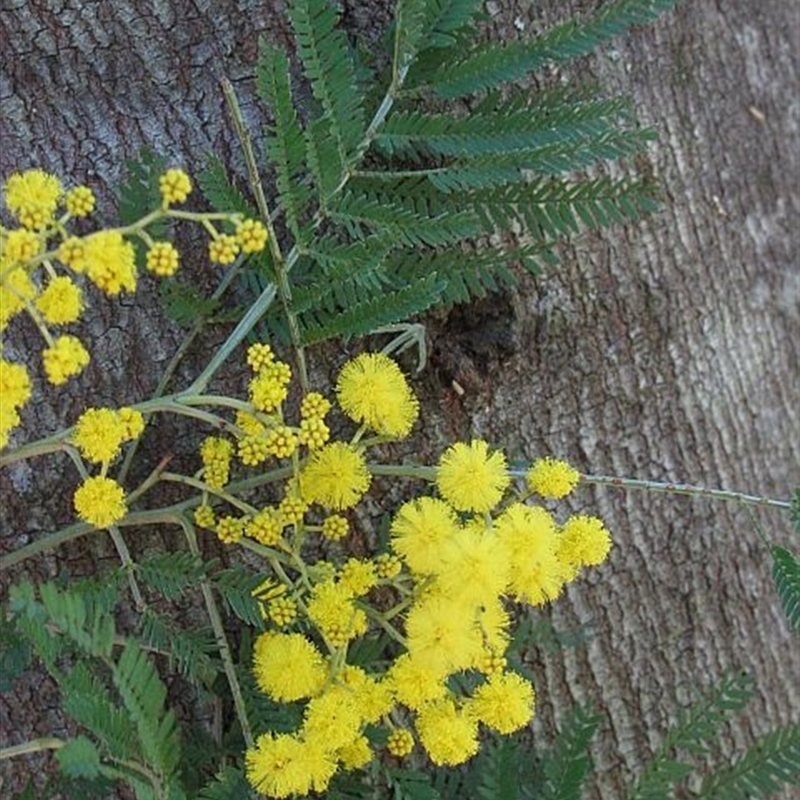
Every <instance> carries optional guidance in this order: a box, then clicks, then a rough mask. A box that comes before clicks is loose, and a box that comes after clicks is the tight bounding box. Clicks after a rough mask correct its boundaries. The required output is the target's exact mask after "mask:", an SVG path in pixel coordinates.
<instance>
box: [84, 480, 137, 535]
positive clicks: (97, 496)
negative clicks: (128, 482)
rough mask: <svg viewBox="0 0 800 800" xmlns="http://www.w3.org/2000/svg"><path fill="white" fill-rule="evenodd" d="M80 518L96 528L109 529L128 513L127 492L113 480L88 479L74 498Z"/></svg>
mask: <svg viewBox="0 0 800 800" xmlns="http://www.w3.org/2000/svg"><path fill="white" fill-rule="evenodd" d="M73 503H74V504H75V511H77V512H78V516H79V517H80V518H81V519H82V520H83V521H84V522H88V523H89V524H90V525H94V526H95V528H107V527H108V526H109V525H113V524H114V523H115V522H119V521H120V520H121V519H122V518H123V517H124V516H125V514H127V513H128V507H127V506H126V504H125V492H124V491H123V489H122V487H121V486H120V485H119V484H118V483H117V482H116V481H112V480H111V478H104V477H102V476H99V475H98V476H96V477H94V478H87V479H86V480H85V481H84V482H83V483H82V484H81V485H80V486H79V487H78V489H77V491H76V492H75V496H74V497H73Z"/></svg>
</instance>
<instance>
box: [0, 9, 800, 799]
mask: <svg viewBox="0 0 800 800" xmlns="http://www.w3.org/2000/svg"><path fill="white" fill-rule="evenodd" d="M390 5H391V4H389V3H380V4H373V3H351V4H348V8H347V11H348V14H347V19H348V21H349V22H350V23H351V24H352V25H353V26H354V30H356V31H358V30H359V29H360V26H362V25H365V26H366V25H369V24H371V23H374V21H375V19H376V18H380V19H383V18H384V16H385V14H386V7H387V6H390ZM587 6H594V4H593V3H592V4H590V3H586V2H571V3H555V2H549V1H548V2H546V3H542V4H536V6H535V7H534V6H532V5H531V4H528V3H514V2H490V3H487V5H486V8H487V11H488V12H489V16H490V25H489V28H490V31H491V35H493V36H500V37H503V38H504V39H514V38H517V37H520V36H528V35H530V34H531V32H536V31H539V30H542V29H543V28H544V27H546V25H548V24H550V23H552V22H555V21H557V20H560V19H563V18H564V17H566V16H567V15H568V13H569V12H570V11H571V10H575V9H579V8H585V7H587ZM365 9H367V10H368V11H366V12H365ZM373 15H375V16H373ZM793 16H794V15H793V9H792V8H791V6H790V4H784V3H781V2H778V0H767V2H764V3H760V4H758V6H757V7H755V6H754V5H753V4H751V3H748V2H745V0H735V1H734V2H731V3H728V4H725V5H722V4H717V3H689V2H686V3H683V4H680V5H679V6H678V7H677V9H676V10H675V11H674V12H672V13H671V14H669V15H668V16H666V17H665V18H664V19H662V20H660V21H659V22H658V23H656V24H655V25H653V26H649V27H643V28H636V29H634V30H633V31H632V32H631V33H630V34H629V35H628V36H627V37H625V38H624V39H621V40H619V41H617V42H615V44H614V46H613V47H609V48H606V49H605V50H604V51H603V52H602V53H600V54H598V55H597V56H593V57H591V58H589V59H586V61H585V63H583V64H582V65H581V66H580V70H578V69H575V70H572V72H573V74H574V73H577V72H579V71H580V72H581V73H582V74H586V73H589V74H591V75H593V76H596V77H597V78H598V79H599V80H600V83H601V85H602V86H603V87H604V90H606V91H609V92H611V91H621V92H626V93H630V94H631V95H632V96H633V98H634V106H635V109H636V113H637V115H638V116H639V118H640V119H641V120H642V121H643V122H645V123H646V124H649V125H652V126H653V127H654V128H656V129H657V130H658V131H659V132H660V134H661V136H660V141H659V142H658V143H655V144H654V145H653V146H652V147H651V148H650V150H649V152H648V154H647V158H645V159H642V160H639V161H637V162H636V163H635V164H634V165H633V168H634V169H638V170H643V171H647V172H648V173H652V174H653V175H654V176H655V177H656V178H657V180H658V181H659V183H660V184H661V185H662V186H663V187H664V195H665V197H664V200H665V203H664V208H663V209H662V211H660V212H659V213H658V214H655V215H653V216H651V217H649V218H647V219H645V220H643V221H642V222H641V223H640V224H638V225H632V226H629V227H627V228H626V229H624V230H621V229H615V230H612V231H609V232H605V233H603V234H602V235H590V236H589V235H587V236H581V237H577V238H576V239H574V240H573V241H572V242H571V243H569V244H568V245H565V246H564V247H563V249H562V254H563V263H562V265H561V266H560V267H559V268H557V269H552V270H551V271H550V272H548V274H546V275H543V276H541V277H537V278H536V279H533V278H530V277H526V278H523V279H522V281H521V284H520V287H519V290H518V291H517V292H515V293H512V294H510V295H508V296H503V297H495V298H491V299H490V300H488V301H485V302H483V303H481V304H479V305H478V306H476V307H475V308H474V309H473V310H472V311H463V310H458V311H456V312H454V313H452V314H450V315H449V316H437V317H435V318H434V319H432V320H430V322H429V331H430V335H431V338H432V347H433V355H432V361H431V365H430V366H429V368H428V370H427V371H426V373H424V374H423V376H422V377H421V378H419V379H417V388H418V389H419V391H420V393H421V398H422V402H423V409H424V412H423V416H424V428H423V429H422V430H421V431H420V432H418V433H417V434H416V438H415V439H414V440H413V441H411V442H409V443H408V444H407V445H403V446H402V447H398V448H396V450H395V452H396V453H397V454H398V455H399V456H403V455H410V454H419V453H423V454H427V455H429V456H431V457H435V455H436V454H437V453H438V452H439V451H440V449H441V448H442V447H443V446H445V444H446V443H447V442H448V441H451V440H452V438H453V436H458V437H461V438H465V437H469V436H482V437H485V438H486V439H487V440H489V441H491V442H492V443H493V444H495V445H497V446H502V447H504V448H505V449H506V451H507V453H508V455H509V457H510V458H511V459H518V460H527V459H530V458H534V457H537V456H539V455H545V454H555V455H559V456H563V457H567V458H569V459H570V460H572V461H573V463H575V464H576V465H577V466H578V467H579V468H580V469H582V470H584V471H587V472H595V473H614V474H618V475H627V476H638V477H648V478H653V479H663V480H669V481H690V482H693V483H700V484H705V485H708V486H712V487H717V486H720V487H726V488H733V489H742V490H750V491H753V492H759V493H764V494H767V495H773V496H781V497H787V496H788V494H789V492H790V491H791V489H792V488H793V486H794V485H796V484H797V483H798V482H800V474H799V473H798V464H800V444H798V442H800V436H798V434H799V433H800V414H799V413H798V403H797V390H798V376H800V366H799V365H798V355H797V342H798V341H800V302H799V296H800V279H799V278H798V270H797V264H796V254H797V252H799V251H800V247H799V245H800V241H798V238H800V233H798V232H800V225H798V222H800V219H799V217H800V214H798V207H799V206H800V199H799V198H798V193H797V177H798V174H799V173H798V153H797V148H796V147H794V144H793V143H794V142H796V139H797V133H798V127H800V124H799V123H800V101H798V99H797V98H798V93H797V85H796V76H797V74H798V70H797V67H798V64H797V53H798V52H800V47H799V45H800V41H798V28H797V25H796V20H795V19H793ZM370 31H371V32H370V36H371V37H372V38H373V39H374V33H375V29H374V27H373V28H371V29H370ZM260 33H266V34H268V35H269V36H270V37H272V38H273V39H274V40H276V41H281V42H282V41H287V38H286V29H285V24H284V22H283V21H282V18H281V16H280V4H279V3H258V2H254V1H250V2H247V1H245V0H241V1H240V2H216V3H213V4H211V3H204V2H188V0H180V2H172V3H160V2H148V3H146V2H128V3H113V4H112V3H100V2H95V3H90V2H84V3H70V2H51V3H46V2H33V3H22V2H14V0H12V1H11V2H7V3H5V4H4V6H3V12H2V13H1V14H0V38H2V40H3V41H4V42H7V43H8V45H9V47H8V49H9V55H8V57H6V58H5V59H4V60H3V63H2V65H1V66H0V104H2V114H0V137H1V138H0V141H1V142H2V147H0V177H2V178H5V177H6V176H7V175H8V174H9V172H11V171H12V169H13V168H24V167H29V166H34V165H40V166H43V167H46V168H48V169H51V170H53V171H56V172H59V173H61V174H64V175H70V176H74V177H75V179H76V180H86V179H87V176H88V180H89V182H90V183H92V184H93V185H97V186H98V187H100V188H104V187H105V188H107V187H109V186H113V185H114V184H115V183H116V182H117V181H118V179H119V176H120V174H121V170H122V160H123V159H124V158H125V157H129V156H133V155H135V153H136V152H137V151H138V149H139V147H140V146H141V145H142V144H148V145H150V146H152V147H153V148H154V149H156V150H157V151H160V152H163V153H166V154H169V156H170V157H171V158H174V160H175V163H182V164H185V165H187V166H188V167H189V168H190V169H191V168H192V166H193V165H195V164H197V163H199V159H200V158H201V157H202V155H203V154H204V153H205V152H206V151H208V150H209V149H213V150H215V151H216V152H218V153H220V154H221V155H222V156H223V157H224V158H225V159H226V160H227V161H228V162H229V163H231V164H232V165H233V166H234V167H236V165H237V164H238V159H239V155H238V150H237V148H236V146H235V145H234V144H233V137H232V134H231V129H230V126H229V124H228V121H227V116H226V114H225V111H224V108H223V104H222V99H221V95H220V93H219V92H218V90H217V80H218V77H219V75H220V74H221V73H222V72H224V73H225V74H227V75H228V76H229V77H231V78H232V79H233V80H234V81H235V82H236V85H237V89H238V90H239V91H240V94H241V98H242V101H243V109H244V113H245V116H246V118H247V119H248V121H250V122H251V123H253V124H254V125H255V124H258V123H260V122H263V120H264V116H263V111H262V110H260V109H259V107H258V105H257V104H256V103H255V102H254V101H253V87H252V82H251V78H252V75H253V65H254V61H255V54H256V39H257V36H258V35H259V34H260ZM109 194H110V193H108V192H106V196H109ZM145 298H146V299H147V298H148V296H147V295H145ZM95 307H96V308H97V309H98V310H97V311H96V315H95V316H93V317H92V320H91V321H90V323H89V331H90V338H91V342H92V343H93V345H94V348H95V349H94V350H93V352H95V353H97V358H98V364H99V368H98V369H97V371H95V372H92V373H90V374H88V375H87V376H84V378H81V380H80V381H79V382H77V383H76V384H75V386H73V387H71V388H70V390H69V392H67V393H59V395H58V396H52V397H51V396H49V395H48V396H47V397H45V396H44V395H40V396H39V398H38V403H37V407H36V409H34V410H32V411H31V412H29V413H31V414H32V416H31V417H30V418H29V421H30V422H31V423H33V424H34V426H35V430H36V432H37V434H38V432H39V431H40V430H42V429H45V430H53V429H55V427H56V426H57V425H58V424H59V423H63V422H72V421H73V420H74V418H75V416H77V414H78V413H79V412H80V410H81V409H82V408H83V407H84V406H85V404H86V402H87V400H86V399H87V398H88V397H92V398H94V399H93V402H94V403H96V404H99V403H100V402H106V403H119V402H122V400H123V399H124V400H127V401H133V400H139V399H144V397H146V396H147V392H148V391H149V390H151V389H152V387H153V386H154V385H155V381H156V380H157V377H158V370H159V367H160V366H161V365H163V363H164V362H165V360H166V358H168V355H169V353H170V352H171V344H170V343H173V342H176V341H177V338H178V337H177V332H176V331H174V330H171V329H169V328H168V327H165V326H164V325H163V323H162V322H161V321H160V320H161V315H160V313H159V311H158V307H157V304H156V303H155V301H154V298H153V297H152V296H150V297H149V300H148V301H147V302H143V300H142V298H141V297H139V296H138V295H137V298H136V299H135V300H131V301H127V300H126V301H123V302H120V303H116V304H109V303H107V302H105V301H103V302H99V303H96V304H95ZM24 338H25V337H24V336H22V337H21V338H20V341H23V340H24ZM20 350H21V346H20ZM339 356H341V353H338V352H335V348H328V349H326V350H323V351H320V353H319V354H317V355H316V356H312V361H313V366H314V372H315V374H317V375H327V374H328V373H329V372H330V371H331V359H333V358H338V357H339ZM132 376H136V378H135V379H133V378H132ZM453 379H455V380H456V381H457V382H458V383H459V385H460V386H462V387H463V388H465V389H466V393H465V394H464V395H463V396H460V395H458V394H455V393H454V392H453V389H452V384H451V381H452V380H453ZM137 381H141V386H139V385H137V383H136V382H137ZM35 466H36V467H39V465H38V464H37V465H35ZM0 478H1V479H2V480H3V481H4V483H3V484H2V489H3V508H4V510H3V512H2V516H0V521H1V522H2V537H1V538H0V546H2V548H3V550H10V549H11V548H13V547H14V546H17V545H18V544H20V543H21V541H23V540H25V539H27V538H28V537H35V536H36V535H38V534H40V533H41V532H42V531H47V530H52V529H53V528H54V527H56V526H57V525H58V524H63V523H64V522H66V521H67V520H68V519H69V516H68V515H69V513H70V512H69V509H68V508H66V504H65V502H64V497H65V496H68V495H67V493H66V492H65V491H64V488H63V485H64V478H63V476H62V474H61V472H60V470H59V469H53V468H51V469H50V470H39V469H38V468H37V469H36V471H33V470H31V471H29V472H27V473H25V474H24V475H22V473H15V477H14V480H13V481H10V480H9V478H8V476H0ZM69 480H71V478H70V479H67V481H69ZM21 487H24V491H23V488H21ZM59 487H60V488H59ZM572 503H573V507H574V508H580V509H582V510H585V511H586V512H588V513H598V514H600V515H601V516H603V518H604V519H605V520H606V522H607V525H608V527H609V529H610V530H611V531H612V533H613V535H614V538H615V543H616V547H615V549H614V551H613V553H612V558H611V561H610V563H609V564H608V565H606V566H605V567H604V568H602V569H601V570H599V571H594V572H593V573H591V574H590V575H589V576H588V577H587V578H586V579H584V580H583V581H581V582H580V583H578V584H576V585H575V586H574V587H573V588H570V590H569V591H568V592H567V594H566V596H565V597H563V598H561V599H560V600H559V601H558V602H557V603H555V604H554V605H553V607H552V609H551V610H550V611H548V612H547V613H546V614H541V613H538V612H537V617H547V618H549V619H551V620H552V622H553V624H554V625H555V626H556V628H557V629H558V630H562V631H569V630H574V629H577V628H580V627H581V626H588V627H589V628H590V630H591V633H592V636H591V638H590V640H589V642H588V644H586V646H580V647H575V648H569V649H565V650H561V651H559V652H557V653H552V652H549V651H548V650H547V649H546V648H545V647H542V646H534V648H533V649H532V651H531V654H530V656H531V659H532V662H533V664H534V665H535V668H536V674H537V692H538V717H537V721H536V723H535V729H536V731H537V733H539V734H542V736H544V735H545V732H552V730H553V728H554V727H556V726H557V725H558V724H559V722H560V721H561V719H562V717H563V715H564V713H565V710H566V708H567V707H568V705H569V704H570V703H571V702H573V701H581V702H582V701H584V700H587V699H591V700H593V701H594V702H596V703H598V704H599V705H600V706H601V707H602V709H603V710H604V712H605V713H606V718H605V719H606V722H605V723H604V728H603V733H602V736H601V737H599V739H598V741H597V742H596V745H595V748H594V754H595V756H596V761H597V765H598V769H599V777H598V782H597V786H596V788H595V796H597V797H618V796H622V795H623V786H625V785H626V784H627V783H628V781H629V779H630V775H631V774H634V773H636V771H637V770H638V768H640V766H641V764H642V763H643V761H644V759H645V758H646V757H647V755H648V754H649V753H651V752H652V751H653V749H654V748H655V747H656V746H657V744H658V740H659V732H661V731H663V730H664V729H665V728H666V726H667V725H668V723H669V720H671V719H673V718H674V716H675V713H676V710H677V708H678V707H680V706H681V705H685V704H686V703H688V702H689V701H690V700H691V698H692V697H693V691H694V688H695V687H696V686H697V685H698V684H700V685H707V684H709V683H711V682H714V681H717V680H719V678H720V677H721V676H722V675H723V674H724V673H725V672H726V671H728V670H730V669H746V670H748V671H749V672H751V673H752V674H753V675H754V677H755V678H756V681H757V684H758V687H759V695H758V697H757V699H756V700H755V701H754V703H753V704H752V705H751V706H750V707H749V713H748V714H747V716H746V719H745V721H744V722H743V723H742V724H740V725H736V726H734V727H733V728H732V729H731V731H730V732H729V735H728V739H727V741H726V744H727V746H728V747H730V746H733V745H738V746H744V745H745V744H747V743H749V742H751V741H752V739H753V737H754V736H755V735H758V734H759V733H763V732H764V731H766V730H768V729H769V728H771V727H773V726H775V725H778V724H782V723H785V722H788V721H789V720H795V721H796V720H798V719H799V718H800V701H799V700H798V695H797V685H796V679H795V678H793V677H792V676H793V674H794V670H793V669H792V665H793V664H796V663H797V659H798V656H800V647H799V646H798V641H797V639H796V637H795V638H793V637H792V636H791V635H790V633H789V631H788V629H787V625H786V623H785V621H784V620H783V617H782V614H781V610H780V606H779V603H778V599H777V596H776V594H775V592H774V589H773V586H772V582H771V579H770V562H769V557H768V554H767V552H766V550H765V548H764V547H763V545H762V543H761V542H760V540H759V536H758V532H757V526H761V528H763V530H764V531H765V532H766V533H767V534H768V535H770V536H774V537H775V541H776V542H779V543H780V542H783V543H787V542H789V541H790V539H789V534H788V523H787V522H786V520H785V518H781V517H780V516H777V515H775V514H770V513H767V512H766V511H763V510H757V511H756V512H755V513H754V515H753V516H751V515H750V514H749V513H748V512H746V511H745V510H743V509H741V508H738V507H731V506H723V505H720V504H719V503H713V502H712V501H710V500H705V499H686V498H676V497H669V496H667V497H665V496H656V495H645V494H640V493H624V494H623V493H621V492H619V491H618V490H611V489H599V488H598V489H590V488H583V489H581V490H579V492H578V493H577V494H576V496H575V498H574V500H573V501H572ZM376 516H377V514H376ZM365 524H366V522H365ZM96 547H98V548H100V549H99V550H95V549H92V547H86V548H83V549H82V548H77V549H73V550H70V551H68V552H67V553H62V554H60V556H59V559H61V560H59V559H43V560H42V563H41V564H35V565H26V568H27V569H29V570H30V571H31V573H32V574H33V575H36V576H45V575H47V574H48V572H49V573H51V574H55V572H57V571H58V569H60V568H61V567H63V566H64V564H65V563H68V564H73V569H76V570H78V572H79V573H80V571H81V570H89V569H91V568H92V564H93V560H95V559H97V558H99V557H101V556H102V557H109V554H108V552H107V551H104V550H103V549H102V547H101V546H100V545H99V544H97V545H96ZM82 559H83V560H82ZM87 559H88V561H87ZM73 562H74V563H73ZM26 692H28V695H27V696H26V694H25V693H26ZM48 697H50V695H49V694H48V693H47V692H43V693H42V696H37V693H36V690H35V687H33V688H31V687H30V686H28V687H27V688H23V689H22V692H21V697H18V698H17V700H16V705H15V706H14V708H12V709H11V710H10V711H9V710H8V709H7V710H6V711H5V712H3V714H4V723H5V719H8V720H9V724H10V725H13V726H14V731H15V733H14V736H13V739H12V741H13V742H17V741H22V740H24V739H25V738H29V737H30V736H32V735H35V733H39V734H42V733H44V732H45V730H44V729H43V728H42V729H39V728H37V727H36V725H37V724H40V723H38V722H36V721H33V722H31V721H29V720H26V719H25V715H26V714H27V715H28V716H29V717H31V716H35V714H36V711H35V710H32V709H40V710H41V709H42V708H43V706H42V703H44V706H45V707H46V705H47V702H48V701H47V699H46V698H48ZM3 702H5V701H3ZM4 727H5V724H4ZM30 763H31V764H36V765H39V764H42V763H45V762H44V760H37V761H31V762H30ZM13 768H14V767H13V765H12V766H11V767H9V766H8V765H6V764H4V765H2V770H4V771H5V770H9V769H13Z"/></svg>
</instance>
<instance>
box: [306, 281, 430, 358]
mask: <svg viewBox="0 0 800 800" xmlns="http://www.w3.org/2000/svg"><path fill="white" fill-rule="evenodd" d="M444 289H445V283H444V281H442V280H441V279H440V278H439V277H438V276H437V275H436V274H435V273H434V274H431V275H428V276H427V277H426V278H424V279H422V280H420V281H418V282H416V283H414V284H412V285H410V286H406V287H403V288H402V289H398V290H397V291H395V292H385V293H384V294H383V295H381V296H380V297H378V298H375V299H373V300H369V301H367V302H364V303H360V304H358V305H355V306H350V307H349V308H347V309H344V310H343V311H341V312H340V313H338V314H336V315H334V316H332V317H330V318H328V319H322V318H321V315H320V314H317V315H315V318H314V320H313V321H312V322H310V323H309V322H308V320H306V319H305V318H304V319H301V328H302V330H301V336H302V339H303V342H304V344H314V343H315V342H321V341H324V340H326V339H334V338H341V337H344V336H362V335H365V334H367V333H369V332H370V331H373V330H375V329H376V328H380V327H381V326H383V325H390V324H392V323H393V322H398V321H399V320H401V319H409V318H410V317H413V316H414V315H415V314H419V313H421V312H423V311H425V310H426V309H428V308H430V307H431V306H432V305H433V304H434V303H436V302H437V300H438V298H439V297H440V296H441V294H442V292H443V291H444Z"/></svg>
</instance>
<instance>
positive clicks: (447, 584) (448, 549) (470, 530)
mask: <svg viewBox="0 0 800 800" xmlns="http://www.w3.org/2000/svg"><path fill="white" fill-rule="evenodd" d="M509 569H510V564H509V553H508V550H507V549H506V548H505V547H504V546H503V543H502V541H501V540H500V539H499V538H498V536H497V535H496V534H495V533H494V532H492V531H487V530H486V527H485V525H484V523H483V521H482V520H476V521H475V522H474V523H472V524H467V525H466V526H465V527H464V528H463V529H462V530H461V531H459V533H458V534H457V535H456V536H451V537H448V538H447V539H446V540H445V541H444V542H443V543H442V547H441V549H440V555H439V564H438V566H437V567H436V574H437V581H436V583H437V586H438V587H439V588H440V589H441V591H442V593H443V594H445V595H446V596H447V597H451V598H456V597H459V596H460V595H462V594H464V593H467V594H468V595H469V596H470V597H472V599H473V600H475V601H481V602H483V603H487V602H491V601H492V600H495V599H497V598H498V597H500V595H502V594H503V593H504V592H505V589H506V586H507V585H508V581H509Z"/></svg>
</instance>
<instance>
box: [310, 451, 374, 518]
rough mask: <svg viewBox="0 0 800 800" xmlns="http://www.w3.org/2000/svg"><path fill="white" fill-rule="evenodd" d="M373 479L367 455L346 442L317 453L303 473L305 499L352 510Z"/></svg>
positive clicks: (338, 509) (339, 508) (331, 506)
mask: <svg viewBox="0 0 800 800" xmlns="http://www.w3.org/2000/svg"><path fill="white" fill-rule="evenodd" d="M370 479H371V476H370V474H369V470H368V469H367V464H366V461H364V456H363V455H362V454H361V453H360V452H359V451H358V450H356V449H355V448H354V447H351V446H350V445H349V444H345V443H344V442H333V443H332V444H329V445H326V446H325V447H323V448H321V449H320V450H316V451H314V453H313V455H312V456H311V458H310V459H309V462H308V464H307V465H306V466H305V468H304V469H303V471H302V472H301V473H300V486H301V491H302V493H303V497H305V498H307V499H308V500H310V501H311V502H313V503H319V504H320V505H322V506H326V507H327V508H333V509H336V510H337V511H341V510H342V509H344V508H352V506H354V505H355V504H356V503H357V502H358V501H359V500H360V499H361V498H362V496H363V495H364V493H365V492H366V491H367V489H368V488H369V484H370Z"/></svg>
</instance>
